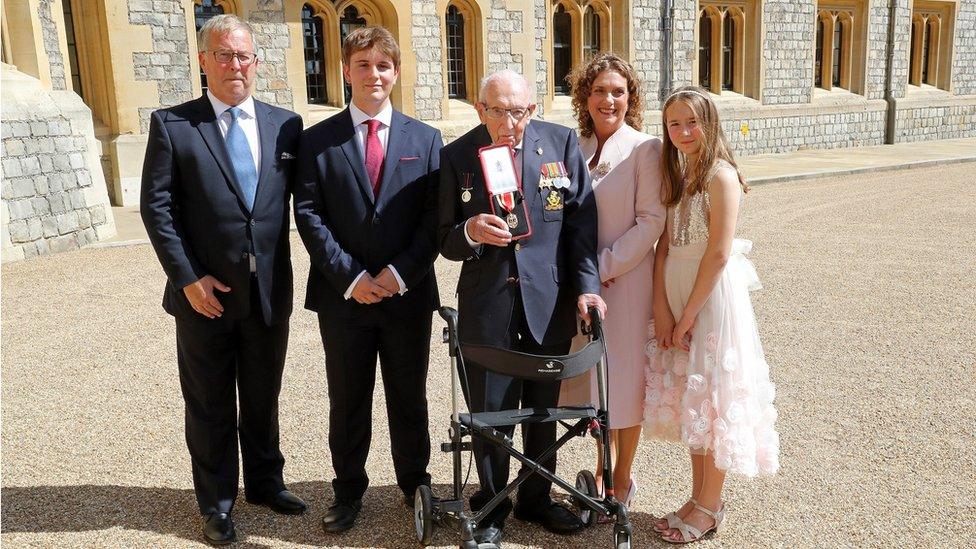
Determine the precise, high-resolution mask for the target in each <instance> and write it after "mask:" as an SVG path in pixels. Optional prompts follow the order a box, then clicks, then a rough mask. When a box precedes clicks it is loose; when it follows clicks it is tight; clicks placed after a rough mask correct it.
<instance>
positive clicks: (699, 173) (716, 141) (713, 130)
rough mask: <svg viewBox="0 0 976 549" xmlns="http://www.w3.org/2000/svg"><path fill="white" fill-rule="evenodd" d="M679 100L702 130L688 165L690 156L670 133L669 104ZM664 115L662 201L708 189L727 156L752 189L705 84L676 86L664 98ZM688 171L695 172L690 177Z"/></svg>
mask: <svg viewBox="0 0 976 549" xmlns="http://www.w3.org/2000/svg"><path fill="white" fill-rule="evenodd" d="M679 101H680V102H682V103H684V104H685V105H687V106H688V108H689V109H691V112H692V113H693V114H694V115H695V120H696V121H697V122H698V126H699V127H700V128H701V130H702V139H701V148H700V149H699V153H698V161H697V163H696V164H695V165H694V166H689V165H688V158H687V157H686V156H685V155H684V154H683V153H682V152H681V151H680V150H678V148H677V147H676V146H675V145H674V143H673V142H671V137H670V135H669V134H668V108H669V107H671V106H672V105H674V104H675V103H677V102H679ZM661 119H662V120H661V121H662V126H663V131H662V132H661V136H662V140H663V141H664V145H663V147H662V151H661V164H662V168H663V169H662V174H661V175H662V178H661V179H662V181H661V201H662V202H664V205H665V206H669V207H670V206H675V205H677V204H678V202H680V201H681V195H682V194H688V195H693V194H696V193H698V192H701V191H703V190H705V189H706V187H707V186H708V183H709V182H710V181H711V178H712V177H713V176H714V175H715V171H716V170H717V169H718V161H719V160H724V161H725V162H727V163H729V165H731V166H732V168H733V169H735V173H736V175H737V176H738V178H739V185H740V186H741V187H742V190H743V192H749V185H747V184H746V181H745V179H744V178H743V177H742V172H740V171H739V166H738V164H736V162H735V157H734V156H733V155H732V149H731V147H729V142H728V141H727V140H726V138H725V132H723V131H722V123H721V121H720V120H719V116H718V109H717V108H716V107H715V102H714V101H712V99H711V98H710V97H709V96H708V92H707V91H706V90H705V89H704V88H700V87H698V86H684V87H681V88H678V89H677V90H675V92H674V93H672V94H671V95H670V96H669V97H668V99H667V100H666V101H665V102H664V107H663V108H662V109H661ZM689 174H693V177H692V178H691V179H690V180H689Z"/></svg>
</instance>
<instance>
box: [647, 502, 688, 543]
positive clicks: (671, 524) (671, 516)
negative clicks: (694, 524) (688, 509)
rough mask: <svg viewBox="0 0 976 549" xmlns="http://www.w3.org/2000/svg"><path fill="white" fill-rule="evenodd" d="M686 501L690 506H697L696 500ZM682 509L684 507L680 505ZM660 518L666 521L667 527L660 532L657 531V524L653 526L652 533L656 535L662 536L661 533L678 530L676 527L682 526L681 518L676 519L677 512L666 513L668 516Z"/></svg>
mask: <svg viewBox="0 0 976 549" xmlns="http://www.w3.org/2000/svg"><path fill="white" fill-rule="evenodd" d="M688 501H690V502H691V503H692V505H698V500H697V499H695V498H689V499H688ZM682 507H684V505H682ZM661 518H662V519H664V520H666V521H668V527H667V528H665V529H663V530H660V529H658V527H657V524H654V525H653V526H652V528H654V531H655V532H657V533H658V534H663V533H665V532H667V531H668V530H673V529H677V528H678V525H679V524H682V522H681V518H680V517H678V512H677V511H673V512H671V513H668V514H666V515H664V516H663V517H661ZM655 522H657V521H655Z"/></svg>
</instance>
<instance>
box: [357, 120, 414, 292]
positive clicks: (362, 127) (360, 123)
mask: <svg viewBox="0 0 976 549" xmlns="http://www.w3.org/2000/svg"><path fill="white" fill-rule="evenodd" d="M349 114H350V116H352V127H353V130H355V136H356V146H357V147H359V155H360V158H362V159H363V163H364V165H365V162H366V134H367V133H368V132H369V127H367V126H366V121H367V120H372V119H374V118H375V119H376V120H379V121H380V127H379V128H377V130H376V135H377V137H379V138H380V145H382V146H383V155H384V157H385V155H386V145H387V143H389V139H390V123H391V122H392V121H393V104H392V103H390V102H389V101H387V102H386V105H384V106H383V108H382V109H380V112H378V113H376V116H370V115H368V114H366V113H364V112H363V111H361V110H359V108H358V107H357V106H356V105H355V104H353V103H349ZM383 164H384V165H385V164H386V162H385V161H384V162H383ZM387 267H388V268H389V269H390V272H391V273H393V278H395V279H396V281H397V286H399V287H400V291H399V292H398V293H399V294H400V295H403V294H405V293H406V292H407V285H406V284H405V283H404V282H403V279H402V278H400V273H398V272H397V270H396V268H394V267H393V265H387ZM364 274H366V271H363V272H361V273H359V275H357V276H356V278H354V279H353V281H352V284H350V285H349V288H347V289H346V293H345V294H343V296H342V297H344V298H345V299H349V298H351V297H352V290H353V288H355V287H356V284H359V279H360V278H362V277H363V275H364Z"/></svg>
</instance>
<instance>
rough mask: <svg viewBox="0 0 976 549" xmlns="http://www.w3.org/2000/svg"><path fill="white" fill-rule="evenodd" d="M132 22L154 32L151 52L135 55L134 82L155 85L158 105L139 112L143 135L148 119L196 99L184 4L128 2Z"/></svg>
mask: <svg viewBox="0 0 976 549" xmlns="http://www.w3.org/2000/svg"><path fill="white" fill-rule="evenodd" d="M129 22H130V23H132V24H134V25H147V27H148V29H149V31H150V32H152V44H153V50H152V51H145V52H133V54H132V64H133V70H134V72H135V75H134V76H135V79H136V80H142V81H147V80H148V81H153V82H156V86H157V93H158V94H159V105H158V106H153V107H142V108H140V109H139V127H140V131H141V133H147V132H148V131H149V115H150V114H152V111H154V110H156V109H158V108H165V107H172V106H173V105H179V104H180V103H184V102H186V101H189V100H190V99H191V98H192V96H193V92H192V90H193V85H192V81H191V80H190V78H191V76H192V77H193V78H199V77H198V76H197V75H195V74H194V75H191V74H190V52H189V35H188V34H187V28H186V15H185V13H184V12H183V2H182V1H181V0H129Z"/></svg>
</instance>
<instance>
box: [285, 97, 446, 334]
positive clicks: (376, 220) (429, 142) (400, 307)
mask: <svg viewBox="0 0 976 549" xmlns="http://www.w3.org/2000/svg"><path fill="white" fill-rule="evenodd" d="M389 131H390V133H389V137H388V140H387V144H386V158H385V160H384V162H383V172H382V175H381V184H380V191H379V196H378V197H376V198H375V199H374V197H373V190H372V187H371V185H370V182H369V177H368V176H367V175H366V166H365V162H364V160H363V157H362V154H361V153H360V152H359V147H358V146H357V145H356V137H355V131H354V129H353V126H352V116H351V115H350V113H349V109H346V110H344V111H342V112H341V113H339V114H336V115H335V116H333V117H331V118H328V119H326V120H323V121H322V122H319V123H318V124H316V125H314V126H312V127H311V128H309V129H308V130H306V131H305V133H304V134H303V135H302V140H301V146H300V148H299V154H298V169H299V173H298V178H297V180H296V186H295V223H296V225H298V232H299V233H300V234H301V235H302V241H303V242H304V243H305V247H306V248H307V249H308V253H309V256H311V263H312V267H311V269H310V271H309V275H308V293H307V298H306V300H305V307H306V308H308V309H311V310H313V311H317V312H320V313H323V314H335V315H340V316H347V317H348V316H354V315H360V314H368V313H370V312H379V313H381V314H386V315H393V316H400V317H402V316H403V315H405V314H420V313H427V314H429V313H430V311H431V310H433V309H435V308H436V307H437V306H438V303H439V301H438V295H437V282H436V280H435V277H434V270H433V264H434V259H435V258H436V257H437V242H436V231H437V190H436V189H437V170H438V167H439V160H440V150H441V146H442V144H443V143H442V141H441V134H440V132H439V131H437V130H436V129H434V128H432V127H430V126H428V125H426V124H424V123H423V122H420V121H419V120H414V119H413V118H410V117H408V116H406V115H404V114H402V113H400V112H397V111H393V117H392V119H391V121H390V130H389ZM387 265H393V267H394V268H395V269H396V270H397V273H399V275H400V277H401V278H402V279H403V282H404V283H405V284H406V287H407V292H406V293H405V294H403V295H394V296H393V297H390V298H387V299H384V300H383V301H381V302H380V303H377V304H374V305H362V304H360V303H358V302H356V301H355V300H354V299H351V298H350V299H348V300H346V299H344V298H343V294H345V292H346V290H347V289H348V288H349V285H350V284H352V282H353V280H355V279H356V277H357V276H359V273H361V272H362V271H364V270H365V271H366V272H368V273H369V274H370V275H372V276H375V275H377V274H379V272H380V271H381V270H383V268H384V267H386V266H387Z"/></svg>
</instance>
